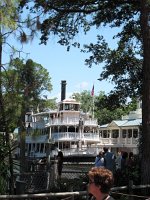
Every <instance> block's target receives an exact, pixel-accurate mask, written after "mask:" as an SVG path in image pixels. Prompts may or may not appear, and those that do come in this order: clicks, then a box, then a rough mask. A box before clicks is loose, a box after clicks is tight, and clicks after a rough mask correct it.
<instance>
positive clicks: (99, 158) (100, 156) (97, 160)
mask: <svg viewBox="0 0 150 200" xmlns="http://www.w3.org/2000/svg"><path fill="white" fill-rule="evenodd" d="M95 167H104V156H103V152H102V151H100V152H99V154H98V155H97V156H96V158H95Z"/></svg>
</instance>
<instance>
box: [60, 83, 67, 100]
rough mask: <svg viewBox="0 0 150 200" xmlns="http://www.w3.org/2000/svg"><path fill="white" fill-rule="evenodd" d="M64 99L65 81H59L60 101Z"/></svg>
mask: <svg viewBox="0 0 150 200" xmlns="http://www.w3.org/2000/svg"><path fill="white" fill-rule="evenodd" d="M65 98H66V81H61V101H63V100H64V99H65Z"/></svg>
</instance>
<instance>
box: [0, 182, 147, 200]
mask: <svg viewBox="0 0 150 200" xmlns="http://www.w3.org/2000/svg"><path fill="white" fill-rule="evenodd" d="M144 188H150V185H131V188H130V189H133V190H134V189H144ZM126 189H128V186H121V187H113V188H112V189H111V193H112V194H119V195H122V196H127V197H136V198H140V199H150V196H139V195H134V194H129V193H128V194H125V193H120V192H119V191H123V190H126ZM81 196H85V197H86V199H88V192H87V191H79V192H60V193H40V194H21V195H0V199H4V200H10V199H18V200H21V199H24V200H28V199H30V200H32V199H38V200H44V199H46V200H47V199H49V198H54V197H62V198H61V200H69V199H71V200H74V197H81Z"/></svg>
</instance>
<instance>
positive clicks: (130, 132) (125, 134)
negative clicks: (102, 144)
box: [100, 129, 138, 138]
mask: <svg viewBox="0 0 150 200" xmlns="http://www.w3.org/2000/svg"><path fill="white" fill-rule="evenodd" d="M110 136H111V138H119V130H118V129H114V130H111V131H110V130H102V131H101V133H100V137H102V138H109V137H110ZM120 137H122V138H131V137H133V138H137V137H138V129H123V130H122V132H120Z"/></svg>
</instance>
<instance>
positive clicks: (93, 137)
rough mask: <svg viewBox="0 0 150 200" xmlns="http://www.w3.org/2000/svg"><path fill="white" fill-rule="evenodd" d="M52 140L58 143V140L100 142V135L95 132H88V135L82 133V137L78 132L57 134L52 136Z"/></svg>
mask: <svg viewBox="0 0 150 200" xmlns="http://www.w3.org/2000/svg"><path fill="white" fill-rule="evenodd" d="M52 139H53V140H55V141H57V140H62V139H64V140H65V139H66V140H68V139H69V140H75V141H76V140H84V139H86V140H95V141H98V140H99V134H98V133H93V132H90V133H89V132H88V133H82V135H81V134H80V133H78V132H76V133H75V132H56V133H53V134H52Z"/></svg>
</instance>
